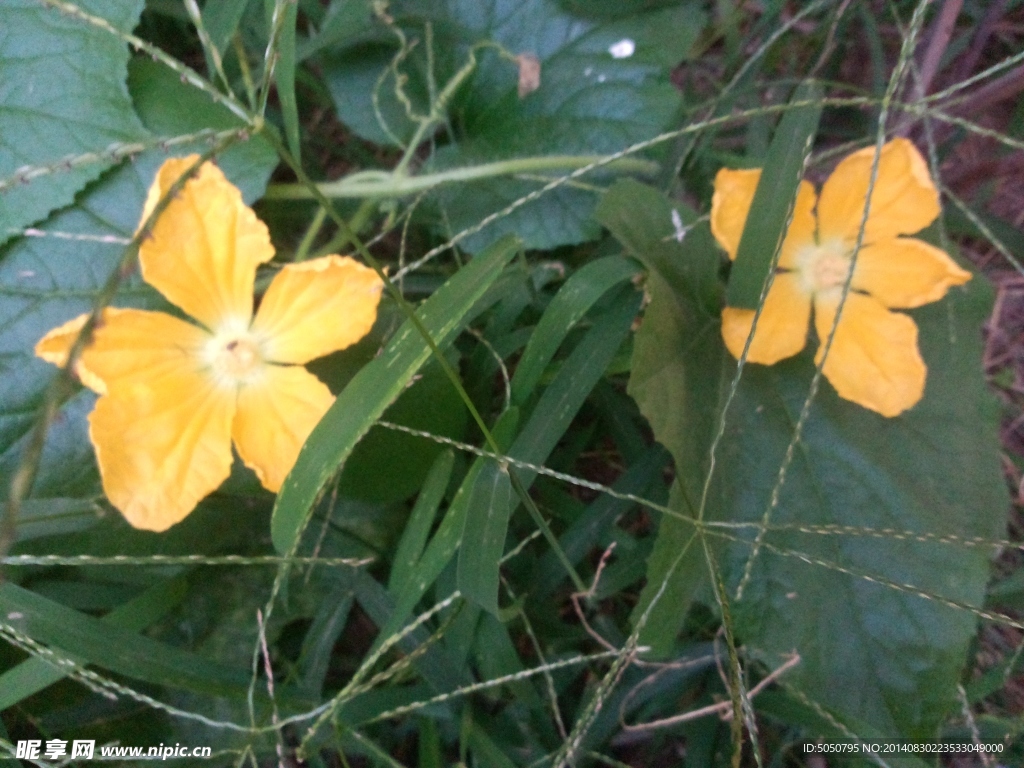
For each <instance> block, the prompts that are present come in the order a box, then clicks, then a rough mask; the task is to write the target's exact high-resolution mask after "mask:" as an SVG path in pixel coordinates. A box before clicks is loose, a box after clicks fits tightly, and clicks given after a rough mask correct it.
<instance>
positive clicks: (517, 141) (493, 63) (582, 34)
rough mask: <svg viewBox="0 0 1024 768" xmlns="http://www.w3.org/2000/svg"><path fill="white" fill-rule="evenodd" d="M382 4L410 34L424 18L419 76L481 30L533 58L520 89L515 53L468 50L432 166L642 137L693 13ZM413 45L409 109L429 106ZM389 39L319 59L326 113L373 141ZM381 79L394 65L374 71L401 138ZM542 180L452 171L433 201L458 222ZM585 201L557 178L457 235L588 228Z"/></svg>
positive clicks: (543, 234)
mask: <svg viewBox="0 0 1024 768" xmlns="http://www.w3.org/2000/svg"><path fill="white" fill-rule="evenodd" d="M389 10H391V11H392V12H393V13H394V15H395V18H396V20H397V22H398V23H399V24H400V25H401V26H402V27H403V28H404V29H406V30H407V34H408V35H409V36H410V37H415V38H418V39H420V40H421V41H423V40H424V38H425V31H424V24H425V23H426V22H429V23H430V25H431V26H430V29H431V36H432V39H433V41H434V51H433V53H434V59H433V65H434V68H435V71H434V72H433V73H432V75H433V77H434V79H435V80H436V82H438V83H440V84H441V85H443V84H444V83H445V82H446V81H447V78H449V77H451V75H452V74H453V73H454V72H455V71H456V70H457V69H458V68H459V67H462V66H463V65H464V64H465V63H466V61H467V60H468V58H467V57H468V52H469V48H470V46H472V45H474V44H476V43H479V42H481V41H488V40H489V41H494V42H497V43H499V44H500V45H501V46H503V48H504V49H505V50H506V51H508V52H509V53H511V54H513V55H517V54H532V55H534V56H536V57H537V59H538V60H539V61H540V65H541V84H540V87H539V88H538V89H537V90H535V91H534V92H532V93H530V94H528V95H526V96H525V97H522V98H521V97H520V96H519V94H518V77H517V71H516V67H515V65H514V64H512V63H511V62H509V61H508V60H507V59H504V58H501V57H499V56H497V55H495V54H494V53H493V52H491V51H487V52H480V53H478V54H477V55H478V57H479V66H478V69H477V71H476V72H475V73H474V75H473V77H472V78H471V81H470V82H469V84H467V85H466V86H464V87H463V90H462V92H461V93H460V94H459V97H458V98H457V100H456V103H454V104H453V105H452V108H451V117H452V135H453V136H454V138H455V142H454V143H453V144H451V145H449V146H447V147H445V148H443V149H442V150H441V151H440V152H438V153H437V154H436V155H435V157H434V158H433V160H432V163H431V166H430V167H432V168H433V169H442V168H450V167H456V166H465V165H470V164H474V163H478V162H485V161H490V160H494V159H498V158H512V157H520V156H527V155H557V154H593V153H595V152H596V153H608V152H615V151H618V150H621V149H624V148H625V147H627V146H629V145H630V144H632V143H635V142H638V141H642V140H644V139H648V138H651V137H652V136H654V135H656V134H658V133H659V132H660V131H663V130H665V129H666V128H667V127H669V126H670V125H671V123H672V120H673V119H674V117H675V116H676V114H677V112H678V110H679V108H680V106H681V97H680V94H679V93H678V91H677V90H676V89H675V88H674V87H673V86H672V84H671V83H670V81H669V73H670V71H671V69H672V68H673V67H674V66H675V65H676V64H678V63H679V62H680V61H681V60H682V59H683V58H684V57H685V56H686V55H687V54H688V52H689V51H690V48H691V46H692V45H693V43H694V41H695V40H696V38H697V36H698V35H699V33H700V31H701V29H702V28H703V26H704V24H705V21H706V17H705V14H704V13H703V12H702V11H700V10H699V9H698V8H697V6H696V5H695V4H690V3H686V4H683V5H678V6H675V7H672V8H666V9H661V10H657V11H650V12H646V13H641V14H637V15H635V16H632V17H630V18H627V19H620V20H597V21H595V20H590V19H587V18H585V17H581V16H579V15H575V14H573V13H571V12H569V11H566V10H564V9H563V8H561V7H560V6H559V4H558V3H557V2H556V0H527V1H526V2H521V1H520V0H487V2H483V3H481V2H476V1H475V0H447V1H446V2H440V3H438V2H423V0H406V2H400V3H395V4H394V5H393V6H392V7H391V8H390V9H389ZM425 44H426V43H425V42H422V43H421V44H420V45H419V46H418V48H417V49H414V50H413V51H412V53H411V54H410V55H409V56H408V57H407V58H406V59H405V61H404V62H403V64H402V65H401V66H400V70H401V72H402V73H403V74H405V75H407V76H408V78H409V82H408V84H407V86H406V88H407V91H408V94H409V96H410V98H411V99H412V102H413V105H414V107H415V108H416V109H417V111H418V112H419V113H421V114H423V113H426V111H427V107H428V99H427V93H428V88H427V85H426V84H427V83H428V82H429V78H428V72H427V67H428V63H427V60H426V56H425V53H424V52H423V48H424V46H425ZM395 52H396V48H395V43H394V36H393V35H391V34H390V33H384V32H379V33H378V35H377V36H374V37H369V36H368V37H364V38H363V40H362V42H361V45H360V46H359V47H357V48H349V49H348V50H346V51H339V52H337V53H336V54H334V56H333V57H331V58H328V60H327V61H326V64H325V77H326V79H327V83H328V86H329V87H330V89H331V92H332V95H333V96H334V99H335V104H336V106H337V108H338V114H339V117H340V118H341V119H342V120H344V121H346V122H348V123H349V125H350V126H351V127H352V128H353V130H355V131H356V132H357V133H360V135H362V136H364V137H365V138H368V139H370V140H373V141H377V142H381V143H391V139H390V137H389V136H388V134H387V133H385V132H384V131H383V129H381V128H380V127H379V126H378V125H377V123H376V120H375V118H374V105H373V103H372V94H373V93H374V86H375V85H376V83H377V80H378V77H379V76H380V75H381V73H382V72H383V71H385V69H386V67H387V66H388V64H389V62H390V61H391V58H392V57H393V56H394V53H395ZM371 54H372V55H371ZM394 85H395V82H394V76H393V75H388V76H387V77H386V78H384V80H383V81H382V85H381V87H380V88H379V89H378V91H377V94H378V106H379V108H380V112H381V114H382V115H383V116H384V118H385V120H386V122H387V125H388V129H389V130H390V131H391V133H392V134H393V135H394V136H397V137H399V138H401V139H402V140H408V139H409V138H410V137H411V136H412V133H413V131H414V128H415V123H414V121H412V120H411V119H410V118H409V117H408V116H407V114H406V110H405V109H404V108H403V106H402V105H401V103H400V101H399V100H398V99H397V98H396V97H395V96H394ZM541 183H542V180H537V179H522V178H500V179H494V180H486V181H479V182H472V183H467V184H459V185H456V186H452V187H448V188H444V189H441V190H439V191H438V192H437V193H436V201H437V203H438V205H439V206H440V209H441V210H442V212H443V214H444V218H443V221H444V225H445V226H446V227H450V228H451V230H452V231H458V230H460V229H462V228H464V227H468V226H471V225H474V224H476V223H477V222H479V221H480V220H481V219H482V218H483V217H484V216H486V215H488V214H491V213H494V212H495V211H498V210H501V209H503V208H504V207H506V206H507V205H508V204H509V203H511V202H512V201H514V200H516V199H518V198H520V197H522V196H523V195H525V194H528V193H529V192H532V191H534V190H536V189H537V188H538V187H539V186H540V185H541ZM596 201H597V197H596V195H595V193H594V191H593V190H587V189H580V188H572V187H561V188H559V189H558V190H556V191H554V192H551V193H548V194H547V195H546V196H545V197H544V198H543V199H541V200H540V201H537V202H535V203H531V204H529V205H526V206H524V207H522V208H520V209H518V210H517V211H516V212H514V213H513V214H512V215H510V216H507V217H505V218H503V219H501V220H499V221H498V222H495V223H494V224H492V225H491V227H490V228H488V230H486V232H484V233H481V235H479V236H474V237H472V238H470V239H469V240H467V241H466V247H467V248H469V249H470V250H472V251H476V250H479V249H480V248H481V247H483V246H484V245H486V243H487V242H488V241H489V239H493V238H494V237H495V236H496V235H497V234H499V233H502V232H515V233H516V234H518V235H519V236H520V237H521V238H522V239H523V241H524V243H525V245H526V246H527V247H530V248H550V247H554V246H556V245H561V244H565V243H576V242H581V241H584V240H588V239H592V238H594V237H596V236H597V234H598V229H597V227H596V226H595V225H594V222H593V221H592V220H591V219H590V213H591V211H592V210H593V207H594V204H595V203H596Z"/></svg>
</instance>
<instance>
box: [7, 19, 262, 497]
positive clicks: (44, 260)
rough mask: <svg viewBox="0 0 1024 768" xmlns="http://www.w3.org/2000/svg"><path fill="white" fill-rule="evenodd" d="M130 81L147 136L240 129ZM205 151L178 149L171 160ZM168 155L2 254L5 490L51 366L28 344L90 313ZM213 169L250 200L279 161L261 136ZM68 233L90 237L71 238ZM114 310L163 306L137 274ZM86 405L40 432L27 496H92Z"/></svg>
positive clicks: (154, 157)
mask: <svg viewBox="0 0 1024 768" xmlns="http://www.w3.org/2000/svg"><path fill="white" fill-rule="evenodd" d="M58 18H61V17H59V15H58ZM0 77H2V74H0ZM130 84H131V92H132V96H133V98H134V100H135V104H136V107H137V108H138V110H139V114H140V115H141V117H142V120H143V122H144V123H145V125H146V126H147V127H148V128H149V129H151V130H152V131H153V132H154V133H158V134H161V135H165V136H174V135H181V134H185V133H190V132H192V131H195V130H198V129H200V128H206V127H214V128H232V127H236V126H239V125H240V124H239V122H238V120H237V119H236V118H234V117H233V116H231V115H230V114H229V113H228V112H227V110H226V109H224V108H223V107H220V106H218V105H216V104H213V103H212V102H210V100H209V99H208V98H207V97H206V96H204V95H203V94H202V93H199V92H198V91H196V90H195V89H194V88H191V87H189V86H187V85H183V84H182V83H181V82H180V81H179V80H178V78H177V76H175V75H174V73H173V72H171V71H170V70H168V69H167V68H166V67H163V66H161V65H158V64H155V63H153V62H151V61H149V60H137V61H135V62H133V64H132V66H131V78H130ZM133 120H134V118H133ZM205 148H206V147H205V146H204V147H189V146H179V147H175V150H174V153H175V154H177V155H185V154H188V153H190V152H194V151H201V149H205ZM166 157H167V155H166V154H165V153H164V152H162V151H160V150H151V151H147V152H143V153H142V154H140V155H139V156H137V157H136V158H135V159H134V161H133V162H131V163H128V162H125V163H123V164H122V165H121V167H119V168H117V169H115V170H112V171H110V172H109V173H108V174H107V175H106V176H104V178H102V179H100V180H99V181H98V182H96V183H95V184H94V185H92V186H91V187H90V188H89V189H88V190H87V191H86V193H84V194H83V195H80V196H79V198H78V200H77V201H76V204H75V205H74V206H73V207H70V208H67V209H65V210H62V211H59V212H57V213H55V214H53V215H52V216H51V217H50V218H49V219H48V220H47V221H46V222H44V223H43V224H40V225H39V226H38V227H37V229H39V230H41V232H42V233H43V234H42V235H41V236H35V237H23V238H20V239H18V240H15V241H14V242H12V243H10V244H8V245H7V247H6V249H5V250H4V252H3V258H2V260H0V373H2V375H0V487H5V488H6V487H7V484H8V482H9V479H10V477H11V476H12V474H13V472H14V471H15V470H16V468H17V466H18V464H19V462H20V460H21V455H22V450H23V447H24V443H25V440H26V439H27V433H28V431H29V429H30V427H31V425H32V423H33V420H34V418H35V412H36V408H37V407H38V406H39V404H40V402H41V398H42V395H43V391H44V390H45V388H46V386H47V385H48V383H49V381H50V379H51V378H52V377H53V375H54V374H55V373H56V369H55V368H54V367H53V366H52V365H50V364H48V363H44V362H43V361H42V360H38V359H36V357H35V356H34V354H33V352H32V350H33V347H34V346H35V344H36V342H37V341H39V339H41V338H42V337H43V335H44V334H45V333H46V332H47V331H49V330H51V329H52V328H56V327H57V326H58V325H60V324H62V323H64V322H66V321H67V320H70V319H71V318H73V317H75V316H77V315H79V314H81V313H83V312H86V311H88V310H90V309H91V308H92V306H93V303H94V302H95V300H96V297H97V295H98V293H99V289H100V287H101V286H102V285H103V283H104V282H105V281H106V279H107V276H108V275H109V274H110V272H111V271H112V270H113V269H115V268H116V267H117V265H118V263H119V261H120V258H121V254H122V251H123V248H124V245H123V244H120V243H119V242H118V240H120V241H121V243H123V242H125V241H126V240H127V239H128V238H130V237H131V236H132V233H133V232H134V231H135V228H136V226H138V222H139V216H140V214H141V211H142V206H143V203H144V201H145V198H146V191H147V189H148V188H149V185H150V183H151V182H152V179H153V177H154V176H155V174H156V170H157V168H158V167H159V165H160V164H161V163H162V162H163V161H164V160H165V159H166ZM219 162H220V163H221V167H222V168H223V169H224V171H225V173H226V174H227V175H228V177H229V178H230V179H231V180H232V181H233V182H235V183H236V184H238V186H239V187H240V189H241V190H242V193H243V195H244V196H245V197H246V199H247V200H250V201H251V200H253V199H255V198H256V197H259V196H260V195H261V194H262V193H263V189H264V188H265V186H266V181H267V178H268V177H269V175H270V172H271V170H272V169H273V167H274V166H275V165H276V164H277V156H276V153H275V152H274V151H273V149H271V148H270V147H269V145H267V143H266V142H265V141H264V140H263V139H261V138H254V139H251V140H250V141H248V142H245V143H243V144H241V145H239V146H236V147H233V148H232V149H230V150H228V151H227V152H225V153H224V155H223V156H222V157H221V158H219ZM61 178H63V179H65V180H66V179H67V177H66V176H65V175H61ZM0 200H2V198H0ZM0 205H2V202H0ZM68 235H71V236H81V237H85V238H92V239H80V240H69V239H67V236H68ZM101 238H110V239H111V241H110V242H103V241H102V240H101ZM114 304H115V305H117V306H136V307H150V308H164V307H165V306H166V303H165V302H164V301H163V299H162V298H161V297H159V296H158V294H157V293H156V292H155V291H154V290H152V289H151V288H149V287H148V286H146V285H144V284H143V283H142V282H141V281H140V280H139V279H138V278H137V277H130V278H129V279H128V280H126V281H125V283H124V285H123V287H122V289H121V290H120V292H119V293H118V295H117V297H116V298H115V301H114ZM94 402H95V396H94V395H93V394H92V393H90V392H80V393H79V394H77V395H75V396H73V397H72V398H71V400H70V401H69V402H68V403H67V404H65V405H64V407H63V408H62V409H61V416H60V418H58V419H57V420H56V421H55V423H54V424H53V426H52V427H51V428H50V431H49V433H48V435H47V444H46V450H45V452H44V454H43V462H42V466H41V468H40V474H39V477H38V478H37V480H36V484H35V486H34V488H33V493H34V495H36V496H78V495H94V494H95V493H96V492H97V488H98V482H97V480H98V478H97V473H96V469H95V462H94V460H93V457H92V446H91V445H90V443H89V438H88V433H87V425H86V421H85V417H86V415H87V413H88V412H89V411H90V410H91V409H92V406H93V403H94Z"/></svg>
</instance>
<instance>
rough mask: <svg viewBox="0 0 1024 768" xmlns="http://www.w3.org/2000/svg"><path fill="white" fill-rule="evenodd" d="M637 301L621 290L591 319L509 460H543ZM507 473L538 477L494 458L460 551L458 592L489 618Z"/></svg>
mask: <svg viewBox="0 0 1024 768" xmlns="http://www.w3.org/2000/svg"><path fill="white" fill-rule="evenodd" d="M638 299H639V296H638V295H637V293H636V291H634V290H633V289H632V287H628V288H624V289H623V290H622V291H621V292H620V293H619V294H617V295H616V296H615V297H614V299H613V300H612V302H611V307H610V308H609V309H607V310H606V311H605V312H603V313H602V314H601V315H599V316H598V317H597V318H595V321H594V326H593V327H592V328H591V329H590V330H589V331H588V332H587V335H586V336H584V337H583V339H582V340H581V341H580V343H579V344H577V346H576V348H575V349H574V350H573V352H572V354H571V355H569V357H568V358H567V359H566V361H565V363H564V365H562V367H561V368H560V370H559V372H558V375H557V376H556V377H555V379H554V381H552V382H551V385H550V386H549V387H548V388H547V389H546V390H544V394H543V395H542V396H541V398H540V400H539V401H538V403H537V406H536V408H534V410H533V412H532V413H531V414H530V419H529V421H527V423H526V425H525V426H524V427H523V430H522V432H521V433H520V434H519V436H518V437H517V438H516V440H515V442H514V443H513V444H512V447H511V449H509V452H508V455H509V456H510V457H512V458H514V459H518V460H519V461H523V462H526V463H528V464H533V465H540V464H543V463H544V462H545V461H546V460H547V458H548V456H549V455H550V453H551V451H553V450H554V448H555V446H556V445H557V444H558V441H559V440H561V439H562V436H563V435H564V434H565V432H566V430H568V428H569V425H570V424H571V423H572V420H573V418H575V416H576V414H577V413H578V412H579V409H580V408H581V407H582V405H583V402H584V401H585V400H586V399H587V397H588V396H589V394H590V392H591V390H593V388H594V385H595V384H596V383H597V380H598V379H600V378H601V376H603V375H604V373H605V371H606V370H607V369H608V365H609V363H610V362H611V360H612V358H613V357H614V355H615V353H616V352H617V351H618V349H619V346H620V345H621V344H622V341H623V339H624V338H625V337H626V335H627V333H628V332H629V328H630V325H631V323H632V321H633V318H634V317H636V312H637V309H638ZM509 471H513V472H515V474H516V477H517V479H518V480H519V482H520V483H521V484H522V486H523V487H524V488H526V489H529V487H530V485H531V484H532V483H533V481H534V479H535V478H536V476H537V473H536V471H535V470H530V469H523V468H520V467H516V468H514V469H512V470H508V469H506V468H504V467H502V466H500V465H499V464H498V463H496V462H494V461H493V460H491V461H490V462H489V463H488V464H487V465H485V467H484V469H483V471H482V472H481V474H480V478H479V479H478V480H477V484H476V486H475V488H474V497H473V502H472V503H471V504H470V513H469V515H468V516H467V517H466V523H465V527H464V529H463V533H462V546H461V548H460V550H459V568H458V584H459V590H460V591H461V592H462V594H463V595H465V596H466V598H467V599H469V600H472V601H474V602H475V603H476V604H477V605H479V606H480V607H481V608H483V609H484V610H487V611H490V612H491V613H493V614H497V612H498V584H499V576H498V572H499V567H500V561H501V556H502V555H503V554H504V552H505V538H506V534H507V532H508V521H509V517H510V515H511V514H512V511H513V507H512V503H511V502H512V500H513V499H514V498H518V497H513V496H512V482H511V478H510V476H509Z"/></svg>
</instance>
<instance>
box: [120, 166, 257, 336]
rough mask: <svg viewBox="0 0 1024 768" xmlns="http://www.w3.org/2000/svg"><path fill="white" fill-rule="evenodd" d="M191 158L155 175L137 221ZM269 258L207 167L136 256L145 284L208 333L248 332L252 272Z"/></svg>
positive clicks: (248, 220)
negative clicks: (228, 328) (229, 329)
mask: <svg viewBox="0 0 1024 768" xmlns="http://www.w3.org/2000/svg"><path fill="white" fill-rule="evenodd" d="M196 157H197V156H196V155H192V156H190V157H185V158H180V159H172V160H168V161H166V162H165V163H164V164H163V165H162V166H161V167H160V170H159V171H158V172H157V176H156V179H155V180H154V181H153V186H152V187H151V188H150V190H149V196H148V198H147V200H146V206H145V210H144V211H143V216H142V220H143V221H144V220H145V219H146V216H147V215H148V213H149V212H150V211H152V210H153V207H154V206H155V205H156V202H157V200H158V199H159V198H160V197H161V195H163V194H164V193H165V192H166V191H167V190H168V189H169V188H170V187H171V185H172V184H173V183H174V182H175V181H177V180H178V178H180V177H181V175H182V174H183V173H184V172H185V171H186V170H187V169H188V168H189V167H190V166H191V165H192V164H193V163H194V162H195V160H196ZM273 256H274V248H273V246H272V245H271V244H270V234H269V233H268V232H267V227H266V225H264V223H263V222H262V221H260V220H259V219H257V218H256V214H255V213H253V212H252V209H250V208H249V207H248V206H246V205H245V203H244V202H242V195H241V193H240V192H239V191H238V189H237V188H236V187H235V186H234V185H233V184H232V183H231V182H229V181H228V180H227V179H226V178H225V177H224V174H223V173H222V172H221V171H220V169H219V168H218V167H217V166H215V165H214V164H213V163H205V164H204V165H203V166H202V168H200V169H199V172H198V173H197V174H196V175H195V176H194V177H193V178H192V179H190V180H189V181H188V182H187V183H186V184H185V187H184V188H183V189H182V191H181V192H180V193H179V194H178V196H177V197H176V198H175V199H174V200H172V201H171V203H170V205H168V206H167V208H166V209H164V212H163V214H162V215H161V216H160V218H159V220H158V221H157V223H156V225H155V226H154V227H153V232H152V234H151V235H150V236H149V237H147V238H146V239H145V240H143V242H142V245H141V247H140V248H139V262H140V264H141V266H142V276H143V278H145V280H146V282H148V283H149V284H150V285H152V286H153V287H154V288H156V289H157V290H158V291H160V293H162V294H163V295H164V296H166V297H167V299H168V300H169V301H171V302H172V303H173V304H175V305H177V306H178V307H180V308H181V309H182V310H184V311H185V312H187V313H188V314H190V315H192V317H194V318H196V319H197V320H199V321H200V322H201V323H203V324H204V325H205V326H206V327H207V328H209V329H211V330H218V329H220V328H221V327H223V326H224V325H225V324H226V323H231V324H234V325H237V326H240V327H245V326H246V325H248V323H249V320H250V319H251V318H252V292H253V283H254V281H255V278H256V267H257V266H259V265H260V264H262V263H263V262H266V261H269V260H270V259H272V258H273Z"/></svg>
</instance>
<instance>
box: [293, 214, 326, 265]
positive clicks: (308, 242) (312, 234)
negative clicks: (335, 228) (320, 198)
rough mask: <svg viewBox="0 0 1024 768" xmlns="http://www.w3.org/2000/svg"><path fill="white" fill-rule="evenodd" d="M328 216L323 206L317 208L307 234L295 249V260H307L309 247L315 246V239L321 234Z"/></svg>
mask: <svg viewBox="0 0 1024 768" xmlns="http://www.w3.org/2000/svg"><path fill="white" fill-rule="evenodd" d="M326 218H327V211H325V210H324V209H323V208H317V209H316V213H315V214H314V215H313V220H312V221H311V222H310V223H309V228H308V229H307V230H306V234H304V235H303V236H302V240H301V241H300V242H299V247H298V248H297V249H296V250H295V261H305V260H306V259H307V258H308V257H309V249H310V248H312V247H313V241H314V240H316V236H317V235H319V234H320V230H321V229H322V228H323V226H324V220H325V219H326Z"/></svg>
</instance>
